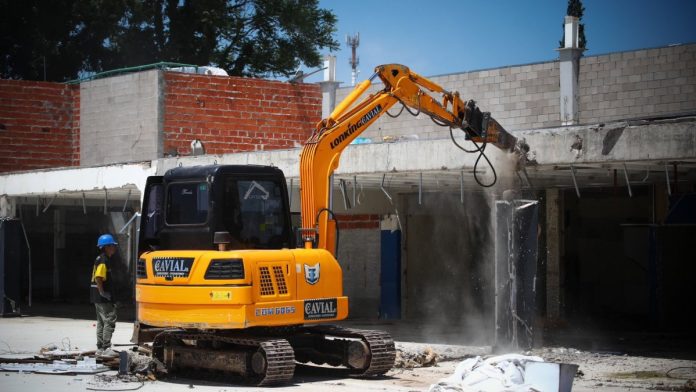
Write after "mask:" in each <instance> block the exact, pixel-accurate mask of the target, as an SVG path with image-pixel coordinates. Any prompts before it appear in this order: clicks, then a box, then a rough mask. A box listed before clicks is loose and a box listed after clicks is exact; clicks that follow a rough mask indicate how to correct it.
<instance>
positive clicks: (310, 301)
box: [134, 64, 515, 385]
mask: <svg viewBox="0 0 696 392" xmlns="http://www.w3.org/2000/svg"><path fill="white" fill-rule="evenodd" d="M376 78H379V79H381V81H382V83H383V84H384V88H382V89H381V90H379V91H377V92H376V93H374V94H370V95H368V96H367V97H365V98H363V99H362V100H361V101H360V102H358V99H359V98H360V97H362V96H363V95H365V92H366V91H367V90H368V88H369V87H370V86H371V84H372V82H373V81H374V80H375V79H376ZM397 103H401V104H402V105H403V106H404V108H406V109H407V110H408V111H409V112H411V113H412V114H419V113H423V114H425V115H428V116H430V117H431V118H432V119H433V121H435V122H436V123H438V124H440V125H443V126H448V127H450V132H452V129H459V130H462V131H463V132H464V133H465V135H466V137H467V139H469V140H471V141H473V142H474V143H475V144H476V149H475V150H474V151H477V152H479V153H480V154H483V149H484V148H485V145H486V144H493V145H495V146H496V147H498V148H501V149H504V150H513V149H514V148H515V138H514V137H513V136H512V135H510V134H509V133H507V132H506V131H505V130H504V129H503V128H502V127H501V126H500V124H498V122H496V121H495V120H494V119H493V118H492V117H491V116H490V114H489V113H485V112H481V111H480V110H479V108H478V107H477V106H476V105H475V103H474V101H467V102H464V101H463V100H462V99H461V98H460V97H459V94H458V93H457V92H449V91H446V90H445V89H443V88H442V87H440V86H438V85H437V84H435V83H433V82H432V81H429V80H428V79H426V78H423V77H421V76H419V75H418V74H416V73H414V72H412V71H411V70H409V68H407V67H405V66H403V65H398V64H388V65H382V66H379V67H377V68H376V69H375V74H374V75H373V76H372V77H371V78H370V79H368V80H365V81H364V82H362V83H361V84H359V85H358V86H357V87H356V88H355V89H354V90H353V91H352V92H351V93H350V94H349V95H348V97H347V98H346V99H345V100H344V101H343V102H341V103H340V104H339V105H338V106H337V107H336V109H335V110H334V111H333V112H332V113H331V115H330V116H329V117H328V118H326V119H324V120H322V121H321V122H319V124H318V125H317V127H316V130H315V132H314V133H313V135H312V136H311V137H310V138H309V140H308V141H307V142H306V144H305V146H304V148H303V150H302V154H301V158H300V165H301V172H300V184H301V189H300V198H301V216H302V227H301V228H299V229H297V231H295V232H294V231H293V229H292V225H291V219H290V207H289V203H288V190H287V187H286V181H285V177H284V175H283V173H282V171H281V170H279V169H278V168H275V167H268V166H254V165H210V166H194V167H177V168H174V169H171V170H169V171H167V172H166V173H165V174H164V176H151V177H149V178H148V181H147V185H146V189H145V193H144V199H143V206H142V218H141V222H140V234H139V240H138V242H139V243H138V245H139V252H140V257H139V260H138V261H137V264H136V287H135V297H136V305H137V321H136V325H135V330H134V341H135V342H137V343H139V344H142V343H145V342H152V351H153V356H154V357H155V358H156V359H158V360H159V361H161V362H162V363H163V364H164V365H165V366H166V368H167V369H168V371H171V372H177V371H183V370H194V371H199V370H208V371H216V372H221V373H225V374H233V375H235V376H236V377H239V378H240V379H241V380H243V381H246V382H249V383H252V384H254V385H274V384H283V383H287V382H289V381H290V380H291V379H292V377H293V373H294V370H295V364H296V362H299V363H310V362H311V363H315V364H328V365H332V366H344V367H346V368H348V369H350V372H351V373H352V374H355V375H362V376H371V375H381V374H384V373H386V372H387V371H388V370H390V369H391V368H392V366H393V364H394V358H395V348H394V340H393V339H392V337H391V336H390V335H389V334H388V333H386V332H382V331H373V330H358V329H351V328H344V327H340V326H336V325H332V324H331V323H332V322H336V321H339V320H343V319H345V318H346V317H347V316H348V298H347V297H346V296H345V295H344V294H343V282H342V271H341V266H340V264H339V262H338V261H337V260H336V249H335V246H336V225H337V223H336V217H335V216H334V214H333V212H332V211H331V209H330V205H329V193H330V188H331V184H330V183H331V178H332V174H333V172H334V171H335V170H336V168H337V167H338V164H339V158H340V156H341V152H342V151H343V150H344V149H345V148H346V147H347V146H348V145H349V144H350V143H351V141H353V140H354V139H355V138H356V137H358V135H360V134H361V133H362V132H363V131H364V130H365V129H367V128H368V127H369V126H370V124H372V123H373V122H374V121H375V120H377V119H378V118H379V117H380V116H381V115H383V114H385V113H388V110H389V109H390V108H391V107H392V106H394V105H395V104H397ZM452 140H453V142H455V143H456V141H455V139H454V137H453V138H452Z"/></svg>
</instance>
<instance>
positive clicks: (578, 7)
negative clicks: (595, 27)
mask: <svg viewBox="0 0 696 392" xmlns="http://www.w3.org/2000/svg"><path fill="white" fill-rule="evenodd" d="M584 12H585V7H583V5H582V0H568V8H567V10H566V15H568V16H575V17H576V18H578V21H582V15H583V13H584ZM561 27H562V29H563V37H562V38H561V41H560V42H559V47H561V48H562V47H564V46H565V24H563V25H561ZM578 47H579V48H581V49H585V48H586V47H587V40H585V24H584V23H580V24H579V25H578Z"/></svg>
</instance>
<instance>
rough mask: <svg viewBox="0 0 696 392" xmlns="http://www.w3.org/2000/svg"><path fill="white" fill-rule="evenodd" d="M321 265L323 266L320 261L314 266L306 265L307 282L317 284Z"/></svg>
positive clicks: (305, 276)
mask: <svg viewBox="0 0 696 392" xmlns="http://www.w3.org/2000/svg"><path fill="white" fill-rule="evenodd" d="M319 267H321V264H319V263H316V264H314V265H313V266H309V265H307V264H305V265H304V279H305V281H306V282H307V283H309V284H316V283H317V282H318V281H319Z"/></svg>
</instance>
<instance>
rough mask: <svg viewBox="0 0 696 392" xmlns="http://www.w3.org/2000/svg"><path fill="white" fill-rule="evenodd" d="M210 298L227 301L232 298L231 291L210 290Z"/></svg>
mask: <svg viewBox="0 0 696 392" xmlns="http://www.w3.org/2000/svg"><path fill="white" fill-rule="evenodd" d="M210 298H212V300H213V301H229V300H231V299H232V292H231V291H211V292H210Z"/></svg>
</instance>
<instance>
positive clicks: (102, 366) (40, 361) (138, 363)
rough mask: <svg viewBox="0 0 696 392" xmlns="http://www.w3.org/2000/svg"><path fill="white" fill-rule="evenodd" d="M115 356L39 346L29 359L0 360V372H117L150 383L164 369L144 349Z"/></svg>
mask: <svg viewBox="0 0 696 392" xmlns="http://www.w3.org/2000/svg"><path fill="white" fill-rule="evenodd" d="M118 354H119V355H116V356H104V355H96V352H95V351H80V350H77V349H67V350H65V349H63V350H60V349H58V348H57V347H55V346H47V347H42V348H41V350H39V352H38V354H36V355H33V356H23V357H17V356H12V357H8V358H0V370H4V371H14V372H27V373H41V374H98V373H103V372H106V371H108V370H119V373H120V374H121V376H124V375H134V376H138V377H144V378H145V379H150V380H154V379H155V374H156V373H157V372H161V371H162V370H163V369H164V366H163V365H162V364H161V363H159V361H157V360H156V359H153V358H152V357H151V355H150V350H149V349H147V348H144V347H133V348H132V349H129V350H124V351H121V352H120V353H118Z"/></svg>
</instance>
